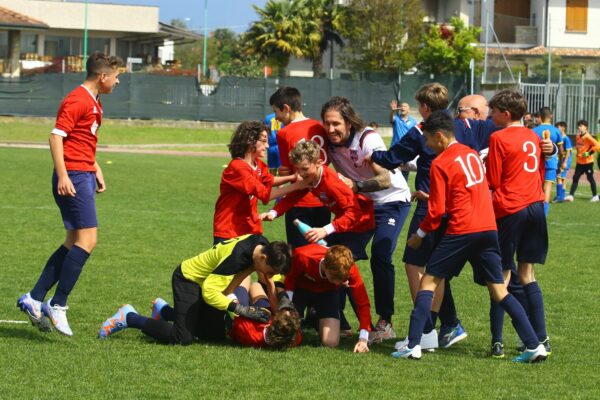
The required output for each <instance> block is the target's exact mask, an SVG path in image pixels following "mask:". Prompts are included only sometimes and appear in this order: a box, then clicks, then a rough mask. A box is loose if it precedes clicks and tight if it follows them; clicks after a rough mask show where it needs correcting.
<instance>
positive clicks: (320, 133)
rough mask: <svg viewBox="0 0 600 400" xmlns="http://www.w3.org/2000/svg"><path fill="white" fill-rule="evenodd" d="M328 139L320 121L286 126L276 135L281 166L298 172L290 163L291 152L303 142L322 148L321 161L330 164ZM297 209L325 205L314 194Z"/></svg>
mask: <svg viewBox="0 0 600 400" xmlns="http://www.w3.org/2000/svg"><path fill="white" fill-rule="evenodd" d="M326 137H327V135H326V132H325V128H323V125H321V123H320V122H319V121H317V120H314V119H310V118H307V119H305V120H302V121H296V122H292V123H291V124H289V125H286V126H284V127H283V128H281V129H280V130H279V131H277V135H276V139H277V147H278V148H279V158H280V159H281V166H282V167H286V168H289V169H290V170H291V171H293V172H295V171H296V169H295V168H294V166H293V165H292V163H291V162H290V152H291V151H292V149H293V148H294V147H295V146H296V143H298V142H301V141H303V140H312V141H314V142H316V143H317V144H318V145H319V146H321V159H322V160H323V162H324V163H325V164H328V160H327V148H326V147H325V143H326V141H325V138H326ZM295 207H323V204H321V202H320V201H319V199H317V198H316V197H314V196H313V195H312V194H310V193H307V194H305V196H304V197H303V198H302V199H300V201H298V203H297V204H296V205H295Z"/></svg>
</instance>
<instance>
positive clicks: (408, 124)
mask: <svg viewBox="0 0 600 400" xmlns="http://www.w3.org/2000/svg"><path fill="white" fill-rule="evenodd" d="M416 125H417V121H416V120H415V119H414V118H413V117H411V116H410V115H409V116H408V118H407V120H406V121H404V120H403V119H402V117H401V116H400V115H398V114H394V119H393V124H392V144H391V145H390V146H393V145H395V144H396V143H398V142H399V141H400V139H402V137H403V136H404V135H406V132H408V131H410V130H411V129H412V128H414V127H415V126H416Z"/></svg>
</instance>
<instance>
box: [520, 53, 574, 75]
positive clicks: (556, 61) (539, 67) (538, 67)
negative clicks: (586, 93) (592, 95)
mask: <svg viewBox="0 0 600 400" xmlns="http://www.w3.org/2000/svg"><path fill="white" fill-rule="evenodd" d="M584 71H585V65H584V64H566V63H565V62H564V61H563V59H562V57H561V56H558V55H555V54H553V55H552V65H551V72H550V73H551V77H552V81H553V82H558V79H559V77H560V74H561V72H562V79H565V80H566V79H572V80H581V74H582V73H583V72H584ZM530 72H531V73H532V75H533V76H534V77H536V78H541V79H544V80H547V79H548V53H546V54H544V55H543V56H542V58H541V59H539V60H538V61H536V62H535V63H533V64H532V65H531V67H530Z"/></svg>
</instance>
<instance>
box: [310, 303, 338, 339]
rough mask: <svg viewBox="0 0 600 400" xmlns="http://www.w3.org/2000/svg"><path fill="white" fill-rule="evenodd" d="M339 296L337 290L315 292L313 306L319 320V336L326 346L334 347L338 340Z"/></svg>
mask: <svg viewBox="0 0 600 400" xmlns="http://www.w3.org/2000/svg"><path fill="white" fill-rule="evenodd" d="M338 299H339V296H338V294H337V291H331V292H324V293H316V294H315V296H314V303H313V305H314V308H315V311H316V313H317V318H318V321H319V337H320V338H321V344H322V345H323V346H326V347H336V346H337V345H338V344H339V342H340V317H339V304H338V303H337V301H338Z"/></svg>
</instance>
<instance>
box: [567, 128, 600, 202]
mask: <svg viewBox="0 0 600 400" xmlns="http://www.w3.org/2000/svg"><path fill="white" fill-rule="evenodd" d="M575 147H576V149H577V159H576V160H577V164H576V165H575V174H574V175H573V182H572V183H571V190H570V192H569V195H568V196H567V197H566V200H567V201H573V200H575V198H574V197H573V196H574V195H575V191H576V190H577V186H578V185H579V178H581V175H583V174H585V176H586V177H587V180H588V182H589V183H590V188H591V189H592V199H591V200H590V201H591V202H592V203H596V202H598V201H600V199H599V198H598V193H597V192H596V180H595V179H594V153H595V152H598V151H600V143H598V142H597V141H596V139H594V137H593V136H592V135H590V133H589V132H588V122H587V121H586V120H583V119H582V120H580V121H578V122H577V135H576V136H575Z"/></svg>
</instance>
